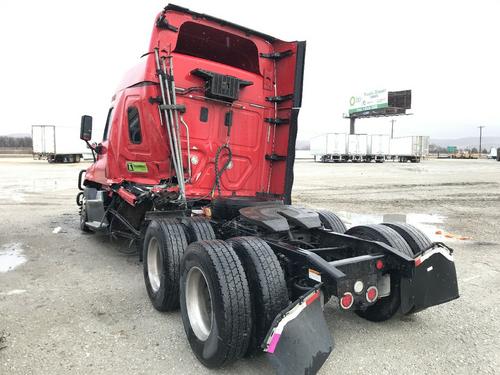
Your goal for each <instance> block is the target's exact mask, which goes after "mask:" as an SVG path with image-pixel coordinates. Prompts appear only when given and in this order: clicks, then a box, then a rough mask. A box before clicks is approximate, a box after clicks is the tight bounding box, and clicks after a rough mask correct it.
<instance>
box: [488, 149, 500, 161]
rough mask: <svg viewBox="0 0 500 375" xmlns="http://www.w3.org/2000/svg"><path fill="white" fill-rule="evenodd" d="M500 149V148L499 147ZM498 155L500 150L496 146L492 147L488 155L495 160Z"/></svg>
mask: <svg viewBox="0 0 500 375" xmlns="http://www.w3.org/2000/svg"><path fill="white" fill-rule="evenodd" d="M499 150H500V149H499ZM497 155H498V152H497V149H496V148H495V147H492V148H491V149H490V153H489V155H488V159H493V160H496V159H497Z"/></svg>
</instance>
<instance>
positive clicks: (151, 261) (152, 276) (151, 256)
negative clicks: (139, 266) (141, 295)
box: [147, 237, 163, 293]
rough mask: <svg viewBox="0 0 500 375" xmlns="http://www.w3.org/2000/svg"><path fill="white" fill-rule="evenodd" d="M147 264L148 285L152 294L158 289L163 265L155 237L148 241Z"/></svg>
mask: <svg viewBox="0 0 500 375" xmlns="http://www.w3.org/2000/svg"><path fill="white" fill-rule="evenodd" d="M147 262H148V277H149V283H150V284H151V289H153V292H155V293H156V292H157V291H158V290H159V289H160V275H161V274H162V272H163V264H162V263H161V257H160V244H159V243H158V240H157V239H156V238H155V237H153V238H151V240H150V241H149V245H148V257H147Z"/></svg>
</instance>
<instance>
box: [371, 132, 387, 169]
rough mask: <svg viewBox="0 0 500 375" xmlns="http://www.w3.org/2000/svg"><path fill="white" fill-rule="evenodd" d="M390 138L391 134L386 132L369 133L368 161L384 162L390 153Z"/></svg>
mask: <svg viewBox="0 0 500 375" xmlns="http://www.w3.org/2000/svg"><path fill="white" fill-rule="evenodd" d="M389 139H390V138H389V136H388V135H385V134H372V135H369V136H368V149H367V155H366V161H367V162H370V161H372V160H375V161H376V162H377V163H383V162H384V161H385V158H386V156H387V155H389Z"/></svg>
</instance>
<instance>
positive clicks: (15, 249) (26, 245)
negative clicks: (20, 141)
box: [0, 158, 500, 375]
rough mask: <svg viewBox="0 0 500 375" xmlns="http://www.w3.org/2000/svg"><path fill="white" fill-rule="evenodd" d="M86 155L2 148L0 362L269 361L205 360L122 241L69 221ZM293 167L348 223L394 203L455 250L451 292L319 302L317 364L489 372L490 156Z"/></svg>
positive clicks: (53, 369) (147, 369) (171, 364)
mask: <svg viewBox="0 0 500 375" xmlns="http://www.w3.org/2000/svg"><path fill="white" fill-rule="evenodd" d="M85 166H86V164H85V163H81V164H80V165H56V164H48V163H47V162H44V161H33V160H31V159H29V158H12V159H10V158H0V210H1V213H0V373H1V374H60V373H67V372H69V371H71V372H72V373H76V374H89V373H99V374H100V373H110V374H111V373H112V374H140V373H148V374H178V373H189V374H192V373H197V374H198V373H199V374H208V373H212V374H231V373H238V374H240V375H243V374H254V373H270V367H269V366H268V365H267V363H266V360H265V358H264V356H258V357H256V358H253V359H245V360H242V361H239V362H238V363H236V364H235V365H232V366H231V367H229V368H226V369H224V370H219V371H209V370H207V369H205V368H204V367H203V366H202V365H201V364H199V362H198V361H197V360H196V359H195V357H194V356H193V355H192V353H191V350H190V348H189V346H188V343H187V341H186V339H185V335H184V330H183V327H182V322H181V317H180V313H178V312H175V313H166V314H162V313H159V312H157V311H156V310H154V309H153V307H152V306H151V304H150V302H149V300H148V297H147V294H146V290H145V288H144V283H143V276H142V265H141V264H140V263H139V262H138V259H137V257H136V256H130V255H127V252H128V251H130V249H129V248H128V243H127V242H123V241H116V240H113V241H112V240H110V239H109V238H107V237H104V236H96V235H84V234H82V233H80V231H79V229H78V216H77V213H78V211H77V207H76V205H75V195H76V193H77V189H76V179H77V172H78V170H79V169H81V168H84V167H85ZM295 173H296V183H295V188H294V200H295V203H296V204H300V205H304V206H309V207H317V208H320V207H322V208H326V209H331V210H333V211H335V212H338V213H340V214H341V216H342V217H343V218H344V219H345V220H346V222H347V223H348V224H349V225H355V224H358V223H366V222H380V221H382V220H383V219H384V215H388V214H391V215H394V214H397V215H398V216H397V217H398V218H399V219H403V220H404V219H405V218H406V220H407V221H408V222H412V223H414V224H416V225H417V226H419V227H421V228H422V229H423V230H425V231H426V232H427V233H428V234H429V235H432V236H433V238H435V239H439V240H444V241H445V242H447V243H448V244H449V245H450V246H452V247H453V248H455V250H456V251H455V259H456V265H457V271H458V274H459V287H460V293H461V298H460V299H458V300H455V301H453V302H451V303H448V304H445V305H442V306H438V307H434V308H432V309H428V310H426V311H423V312H421V313H419V314H416V315H414V316H412V317H404V318H403V317H397V318H395V319H393V320H391V321H388V322H385V323H379V324H376V323H370V322H367V321H364V320H362V319H361V318H358V317H357V316H356V315H354V314H352V313H344V312H341V311H339V309H338V308H337V306H336V304H335V301H333V302H330V303H329V304H328V305H327V306H326V308H325V314H326V319H327V322H328V325H329V326H330V330H331V332H332V334H333V336H334V339H335V345H336V348H335V350H334V351H333V352H332V354H331V356H330V358H329V360H328V362H327V363H326V364H325V366H324V367H323V369H322V371H321V373H322V374H330V373H335V374H359V373H371V374H396V373H397V374H415V373H439V374H442V373H449V374H457V373H461V374H472V373H491V374H494V373H497V372H498V369H499V368H500V358H499V357H500V353H499V352H500V349H499V348H500V320H499V319H498V316H499V306H500V297H499V296H500V293H499V292H498V291H499V290H500V274H499V271H500V266H499V264H500V234H499V225H498V223H499V218H500V163H497V162H494V161H489V160H464V161H460V160H429V161H425V162H422V163H420V164H398V163H395V164H393V163H385V164H320V163H313V162H311V161H298V162H297V164H296V168H295ZM402 215H403V216H402ZM404 215H406V216H404ZM392 217H394V216H392ZM385 218H386V219H387V216H386V217H385ZM58 227H60V231H59V232H58V233H53V231H54V229H56V228H58ZM436 231H438V232H439V231H441V233H442V234H441V235H439V234H436ZM56 232H57V230H56ZM445 235H447V236H448V237H445ZM460 238H461V239H460ZM9 268H10V269H9Z"/></svg>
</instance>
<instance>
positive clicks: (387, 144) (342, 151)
mask: <svg viewBox="0 0 500 375" xmlns="http://www.w3.org/2000/svg"><path fill="white" fill-rule="evenodd" d="M310 152H311V154H312V155H313V156H314V158H315V160H316V161H321V162H342V161H344V162H345V161H353V162H362V161H364V162H371V161H376V162H379V163H383V162H384V161H385V160H393V161H399V162H408V161H411V162H414V163H418V162H420V160H421V159H422V158H424V157H426V156H427V155H428V154H429V137H427V136H409V137H398V138H390V137H389V136H388V135H384V134H372V135H368V134H345V133H328V134H323V135H320V136H317V137H314V138H312V139H311V141H310Z"/></svg>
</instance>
